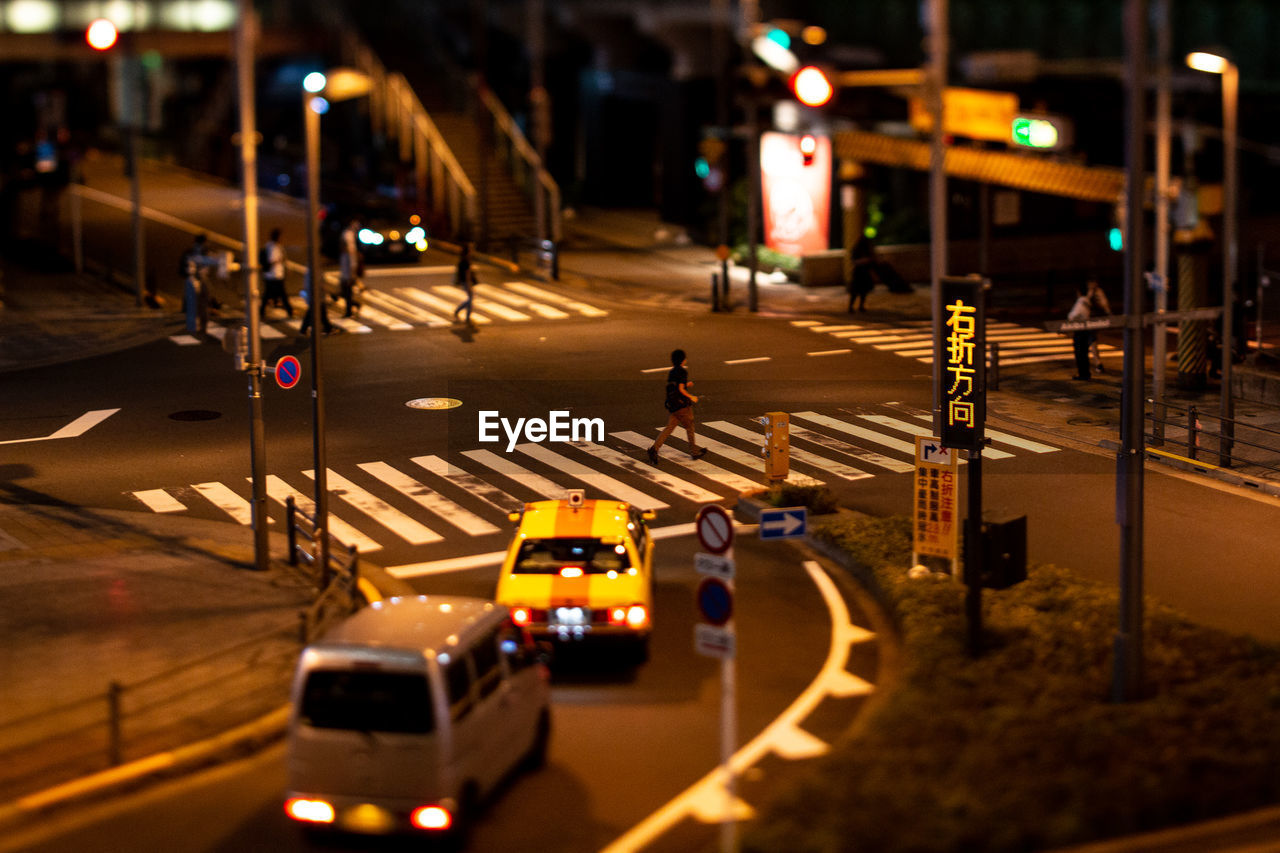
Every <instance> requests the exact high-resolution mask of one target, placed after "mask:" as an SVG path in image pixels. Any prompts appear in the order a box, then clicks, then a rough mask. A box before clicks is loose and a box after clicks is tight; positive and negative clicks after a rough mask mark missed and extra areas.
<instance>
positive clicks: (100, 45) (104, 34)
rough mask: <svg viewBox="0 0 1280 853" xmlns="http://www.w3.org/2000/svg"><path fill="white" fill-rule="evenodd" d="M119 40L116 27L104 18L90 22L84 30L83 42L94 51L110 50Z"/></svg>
mask: <svg viewBox="0 0 1280 853" xmlns="http://www.w3.org/2000/svg"><path fill="white" fill-rule="evenodd" d="M119 38H120V33H119V31H118V30H117V29H116V25H115V24H113V23H111V22H110V21H108V20H107V19H106V18H98V19H96V20H94V21H92V22H91V23H90V24H89V26H87V27H85V30H84V40H85V42H87V43H88V45H89V47H91V48H93V49H94V50H110V49H111V48H112V47H114V46H115V43H116V41H117V40H118V39H119Z"/></svg>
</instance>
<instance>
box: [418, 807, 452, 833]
mask: <svg viewBox="0 0 1280 853" xmlns="http://www.w3.org/2000/svg"><path fill="white" fill-rule="evenodd" d="M409 821H410V823H412V824H413V825H414V826H416V827H417V828H418V829H448V828H449V827H450V826H452V825H453V815H451V814H449V810H448V809H446V808H442V807H440V806H422V807H421V808H416V809H414V810H413V814H411V815H409Z"/></svg>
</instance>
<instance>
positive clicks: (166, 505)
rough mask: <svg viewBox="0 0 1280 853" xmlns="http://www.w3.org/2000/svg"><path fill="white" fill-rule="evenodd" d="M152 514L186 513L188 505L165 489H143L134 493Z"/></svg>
mask: <svg viewBox="0 0 1280 853" xmlns="http://www.w3.org/2000/svg"><path fill="white" fill-rule="evenodd" d="M132 494H133V496H134V497H135V498H137V499H138V500H140V501H142V502H143V503H144V504H146V505H147V509H149V510H151V511H152V512H184V511H185V510H186V508H187V505H186V504H184V503H183V502H182V501H180V500H178V499H177V498H175V497H174V496H173V495H171V494H169V493H168V492H166V491H165V490H164V489H142V490H141V491H137V492H133V493H132Z"/></svg>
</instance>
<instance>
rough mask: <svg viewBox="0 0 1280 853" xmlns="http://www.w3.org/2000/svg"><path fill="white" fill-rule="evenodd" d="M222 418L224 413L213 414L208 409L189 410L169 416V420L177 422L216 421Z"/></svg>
mask: <svg viewBox="0 0 1280 853" xmlns="http://www.w3.org/2000/svg"><path fill="white" fill-rule="evenodd" d="M220 417H222V412H211V411H209V410H208V409H187V410H186V411H184V412H174V413H173V414H172V415H169V418H170V419H171V420H175V421H214V420H217V419H218V418H220Z"/></svg>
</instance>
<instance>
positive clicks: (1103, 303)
mask: <svg viewBox="0 0 1280 853" xmlns="http://www.w3.org/2000/svg"><path fill="white" fill-rule="evenodd" d="M1085 294H1086V295H1087V296H1088V297H1089V316H1090V317H1110V316H1111V303H1110V302H1108V301H1107V294H1106V291H1104V290H1103V289H1102V288H1101V287H1100V286H1099V285H1098V277H1097V276H1093V275H1091V276H1089V279H1088V281H1087V282H1086V283H1085ZM1089 361H1090V363H1092V364H1093V369H1094V370H1096V371H1097V372H1098V373H1105V372H1106V368H1105V367H1104V366H1103V364H1102V352H1101V350H1099V349H1098V333H1097V332H1090V333H1089Z"/></svg>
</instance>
